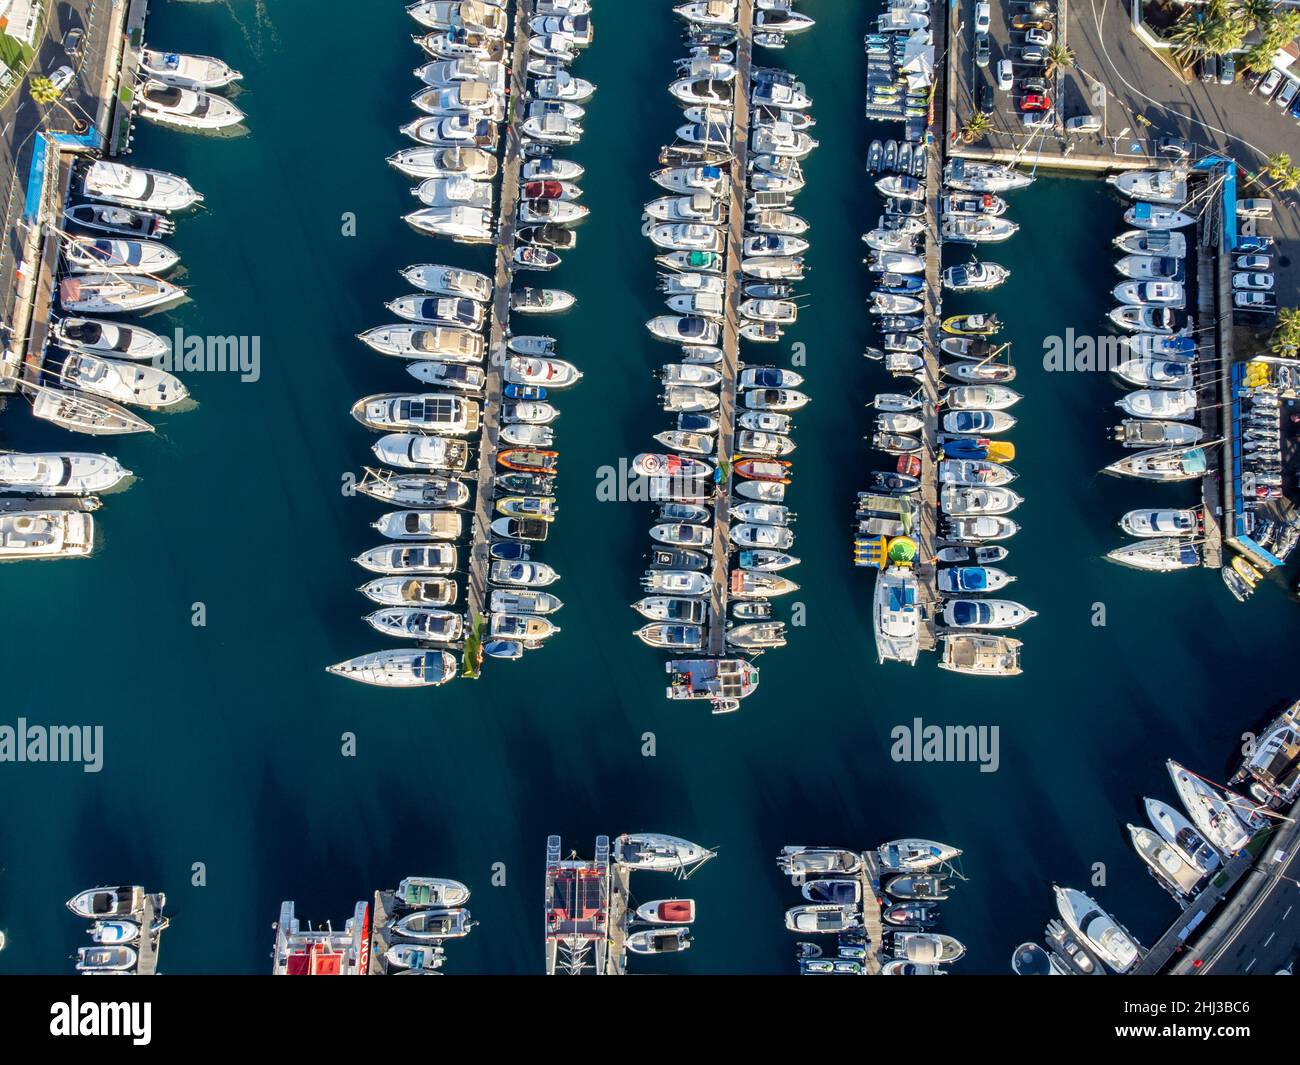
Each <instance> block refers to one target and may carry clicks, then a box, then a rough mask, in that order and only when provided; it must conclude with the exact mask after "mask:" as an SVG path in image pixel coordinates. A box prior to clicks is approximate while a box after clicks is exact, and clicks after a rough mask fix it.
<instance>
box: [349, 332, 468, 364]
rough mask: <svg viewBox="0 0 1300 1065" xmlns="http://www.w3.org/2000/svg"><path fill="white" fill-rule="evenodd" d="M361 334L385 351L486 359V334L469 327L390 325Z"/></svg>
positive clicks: (461, 359)
mask: <svg viewBox="0 0 1300 1065" xmlns="http://www.w3.org/2000/svg"><path fill="white" fill-rule="evenodd" d="M357 337H358V339H360V340H361V341H362V342H363V343H364V344H366V345H367V346H368V347H370V348H371V349H373V350H374V351H377V352H379V353H380V354H381V355H393V356H396V357H398V358H402V359H435V360H438V361H445V362H451V363H474V362H482V361H483V338H482V337H481V336H479V335H478V334H477V333H474V332H472V331H470V330H468V329H453V328H452V327H450V326H443V325H414V324H412V325H405V324H404V325H386V326H378V327H376V328H374V329H368V330H366V331H365V332H364V333H358V334H357Z"/></svg>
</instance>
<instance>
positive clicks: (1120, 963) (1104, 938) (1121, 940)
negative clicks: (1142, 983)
mask: <svg viewBox="0 0 1300 1065" xmlns="http://www.w3.org/2000/svg"><path fill="white" fill-rule="evenodd" d="M1052 891H1053V893H1054V894H1055V895H1056V908H1057V911H1058V912H1059V913H1060V915H1061V919H1062V920H1063V921H1064V922H1065V924H1066V926H1067V927H1068V928H1069V929H1070V931H1072V932H1073V933H1074V934H1075V935H1077V936H1079V937H1080V938H1081V939H1083V940H1084V941H1085V942H1086V943H1087V944H1088V947H1089V949H1090V950H1092V951H1093V952H1094V953H1095V954H1096V955H1097V956H1098V957H1099V958H1101V960H1102V961H1104V962H1105V963H1106V964H1107V965H1108V966H1109V967H1110V968H1111V969H1112V970H1113V971H1114V972H1117V973H1119V974H1120V975H1123V974H1124V973H1127V972H1128V971H1129V970H1130V969H1132V968H1133V966H1135V965H1136V964H1137V963H1138V960H1139V958H1140V957H1141V953H1140V948H1139V947H1138V944H1137V942H1136V941H1135V940H1134V939H1133V937H1132V936H1131V935H1129V933H1128V931H1127V930H1126V929H1125V928H1124V927H1123V926H1122V925H1120V924H1119V923H1118V922H1116V920H1115V919H1114V918H1113V917H1111V916H1110V914H1108V913H1107V912H1106V911H1105V910H1103V909H1102V908H1101V907H1100V906H1098V905H1097V904H1096V903H1095V902H1094V901H1093V900H1092V899H1090V898H1089V897H1088V896H1087V895H1085V894H1084V893H1083V892H1082V891H1076V890H1075V889H1074V888H1062V887H1056V886H1053V888H1052Z"/></svg>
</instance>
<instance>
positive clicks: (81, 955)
mask: <svg viewBox="0 0 1300 1065" xmlns="http://www.w3.org/2000/svg"><path fill="white" fill-rule="evenodd" d="M138 960H139V955H138V954H137V953H136V950H135V948H134V947H123V946H118V947H101V946H95V947H78V948H77V964H76V966H75V968H76V970H77V972H79V973H122V972H127V971H128V970H131V969H134V968H135V966H136V962H137V961H138Z"/></svg>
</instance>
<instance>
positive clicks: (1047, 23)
mask: <svg viewBox="0 0 1300 1065" xmlns="http://www.w3.org/2000/svg"><path fill="white" fill-rule="evenodd" d="M1044 14H1047V12H1044ZM1011 28H1012V29H1013V30H1054V29H1056V24H1055V23H1054V22H1053V21H1052V20H1051V19H1049V18H1042V17H1041V16H1035V15H1033V14H1032V13H1031V14H1027V15H1017V16H1016V17H1015V18H1013V19H1012V20H1011Z"/></svg>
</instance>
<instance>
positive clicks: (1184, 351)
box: [1120, 333, 1196, 362]
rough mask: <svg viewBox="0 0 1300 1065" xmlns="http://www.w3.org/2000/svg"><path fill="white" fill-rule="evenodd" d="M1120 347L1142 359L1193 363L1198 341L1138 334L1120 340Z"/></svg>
mask: <svg viewBox="0 0 1300 1065" xmlns="http://www.w3.org/2000/svg"><path fill="white" fill-rule="evenodd" d="M1120 346H1121V347H1124V348H1127V349H1128V350H1129V351H1131V352H1133V354H1134V355H1137V356H1139V357H1141V358H1146V359H1168V360H1172V361H1175V362H1191V361H1192V360H1194V359H1195V358H1196V340H1195V338H1193V337H1188V336H1160V335H1159V334H1157V333H1137V334H1135V335H1133V336H1126V337H1121V338H1120Z"/></svg>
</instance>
